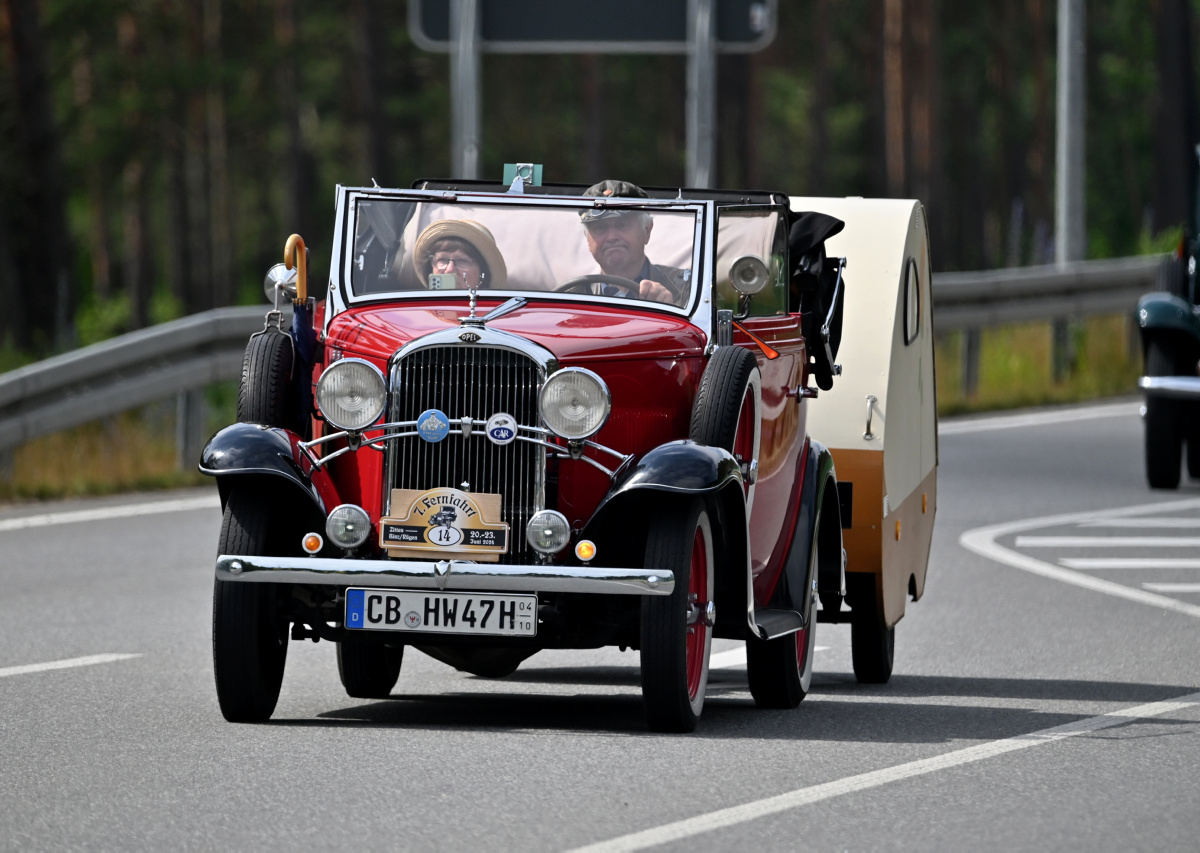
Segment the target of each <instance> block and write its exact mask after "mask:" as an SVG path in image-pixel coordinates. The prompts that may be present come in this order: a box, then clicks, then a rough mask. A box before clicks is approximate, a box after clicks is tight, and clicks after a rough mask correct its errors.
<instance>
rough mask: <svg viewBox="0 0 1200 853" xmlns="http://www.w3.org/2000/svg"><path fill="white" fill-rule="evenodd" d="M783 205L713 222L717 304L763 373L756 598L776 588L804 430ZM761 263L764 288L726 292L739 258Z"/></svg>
mask: <svg viewBox="0 0 1200 853" xmlns="http://www.w3.org/2000/svg"><path fill="white" fill-rule="evenodd" d="M785 222H786V220H785V212H784V209H783V208H782V207H766V206H762V205H757V206H752V207H751V206H747V207H726V208H722V209H721V210H720V211H719V215H718V222H717V265H716V270H715V274H716V281H717V307H718V309H729V310H732V311H733V315H734V331H733V341H734V344H735V345H736V346H740V347H744V348H746V349H748V350H750V351H751V352H753V353H754V356H755V358H756V360H757V361H758V367H759V371H760V373H761V375H762V407H761V418H760V421H761V430H762V432H761V438H760V442H759V453H758V459H757V460H756V461H757V463H758V464H757V472H758V479H757V482H756V484H755V487H754V495H753V502H752V506H751V513H750V559H751V565H752V570H753V573H754V587H755V598H756V599H757V601H758V603H759V604H764V603H766V601H767V600H768V599H769V598H770V595H771V592H772V590H773V589H774V587H775V583H776V581H777V579H778V576H779V572H780V570H781V569H782V567H783V562H784V560H785V559H786V557H787V550H788V545H789V544H790V541H791V538H792V533H793V531H794V528H795V518H796V513H797V512H798V510H799V494H800V488H799V478H800V475H801V466H802V461H803V460H802V455H801V451H802V449H803V443H804V436H805V426H804V406H803V405H802V399H801V398H800V396H799V389H800V388H801V387H802V385H801V383H802V381H803V380H804V378H805V375H804V366H805V363H806V361H807V358H806V354H805V349H804V337H803V335H802V334H801V331H800V317H799V315H797V314H789V313H788V301H787V300H788V290H787V284H788V281H787V239H786V225H785ZM747 256H753V257H757V258H759V259H761V260H762V261H763V262H764V263H765V265H766V268H767V271H768V280H767V282H766V284H765V285H764V286H763V287H762V289H761V290H759V291H758V292H757V293H754V294H753V295H746V294H743V293H739V292H738V291H736V290H735V289H734V287H733V283H732V278H731V270H732V268H733V265H734V264H735V263H737V262H738V261H739V260H740V259H742V258H745V257H747Z"/></svg>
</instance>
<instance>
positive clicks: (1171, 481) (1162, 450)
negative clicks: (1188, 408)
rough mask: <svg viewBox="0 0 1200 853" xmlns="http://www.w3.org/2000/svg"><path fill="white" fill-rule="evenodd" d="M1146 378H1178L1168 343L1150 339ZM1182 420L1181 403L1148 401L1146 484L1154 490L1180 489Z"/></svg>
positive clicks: (1170, 400) (1158, 399)
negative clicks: (1175, 376) (1147, 376)
mask: <svg viewBox="0 0 1200 853" xmlns="http://www.w3.org/2000/svg"><path fill="white" fill-rule="evenodd" d="M1146 374H1147V375H1149V376H1174V375H1176V370H1175V360H1174V358H1172V354H1171V352H1170V351H1169V350H1168V349H1167V346H1166V344H1165V342H1163V341H1161V340H1157V339H1151V340H1150V342H1149V343H1148V344H1147V345H1146ZM1182 420H1183V410H1182V404H1181V403H1180V401H1178V400H1172V399H1170V398H1167V397H1158V396H1149V397H1147V398H1146V417H1145V426H1146V480H1147V481H1148V482H1149V483H1150V488H1152V489H1177V488H1179V465H1180V462H1181V461H1182V456H1183V427H1182V424H1181V421H1182ZM1189 456H1190V454H1189ZM1189 468H1190V465H1189Z"/></svg>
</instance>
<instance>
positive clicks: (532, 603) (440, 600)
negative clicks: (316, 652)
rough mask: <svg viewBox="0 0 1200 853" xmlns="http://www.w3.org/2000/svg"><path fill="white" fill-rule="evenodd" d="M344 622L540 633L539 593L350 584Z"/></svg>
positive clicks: (418, 629) (373, 627)
mask: <svg viewBox="0 0 1200 853" xmlns="http://www.w3.org/2000/svg"><path fill="white" fill-rule="evenodd" d="M346 627H347V628H351V629H364V630H368V631H408V632H410V633H432V634H498V635H501V636H505V637H533V636H536V635H537V596H536V595H489V594H487V593H477V592H438V591H435V590H417V589H354V588H352V589H348V590H346Z"/></svg>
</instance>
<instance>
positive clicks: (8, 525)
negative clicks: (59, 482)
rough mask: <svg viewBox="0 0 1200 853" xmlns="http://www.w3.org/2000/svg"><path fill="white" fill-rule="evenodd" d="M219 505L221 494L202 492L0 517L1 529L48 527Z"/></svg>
mask: <svg viewBox="0 0 1200 853" xmlns="http://www.w3.org/2000/svg"><path fill="white" fill-rule="evenodd" d="M220 507H221V500H220V498H218V497H217V496H216V495H205V496H204V497H202V498H178V499H176V500H171V501H147V502H146V503H140V504H123V505H121V506H105V507H97V508H96V509H80V510H72V511H71V512H48V513H44V514H43V515H27V516H24V517H23V518H6V519H4V520H2V521H0V532H4V531H6V530H24V529H25V528H28V527H51V526H53V525H56V524H75V523H78V522H81V521H107V520H108V519H110V518H131V517H133V516H137V515H158V514H159V513H164V512H186V511H188V510H193V509H220Z"/></svg>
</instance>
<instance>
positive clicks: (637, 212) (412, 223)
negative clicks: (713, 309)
mask: <svg viewBox="0 0 1200 853" xmlns="http://www.w3.org/2000/svg"><path fill="white" fill-rule="evenodd" d="M352 213H353V215H354V220H353V221H354V232H353V233H354V244H353V255H352V256H351V258H350V286H351V290H352V292H353V293H354V295H355V296H368V295H373V294H381V293H393V292H403V291H409V292H422V291H435V290H460V291H465V290H467V289H468V288H469V287H472V286H473V287H477V288H479V289H480V291H487V290H497V291H511V292H527V291H540V292H559V293H570V294H577V295H582V296H585V297H589V298H601V299H621V300H628V299H635V300H639V301H643V302H655V303H659V304H669V305H674V306H676V307H684V306H686V305H688V304H689V302H690V301H691V298H692V289H693V276H692V267H693V255H694V244H695V236H696V213H695V211H693V210H663V209H661V208H658V209H655V208H643V207H620V208H615V207H607V208H603V207H602V208H597V207H594V206H592V205H590V204H586V205H585V204H580V205H579V206H578V207H575V206H562V205H559V206H552V205H538V204H520V205H515V204H457V203H447V202H443V201H440V200H439V201H412V200H392V199H379V198H358V199H356V200H355V203H354V209H353V211H352Z"/></svg>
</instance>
